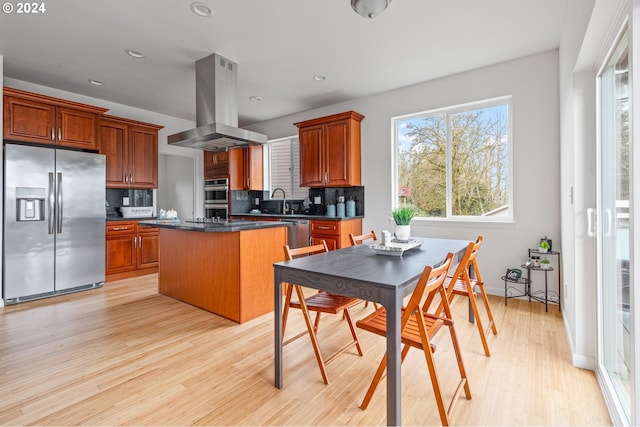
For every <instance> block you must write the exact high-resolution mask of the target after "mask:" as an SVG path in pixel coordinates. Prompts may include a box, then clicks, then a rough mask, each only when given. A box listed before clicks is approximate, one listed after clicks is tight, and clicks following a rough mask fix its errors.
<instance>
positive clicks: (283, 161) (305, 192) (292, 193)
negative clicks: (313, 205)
mask: <svg viewBox="0 0 640 427" xmlns="http://www.w3.org/2000/svg"><path fill="white" fill-rule="evenodd" d="M269 172H270V179H269V182H270V185H269V187H270V188H269V194H273V190H274V189H275V188H282V189H283V190H284V191H285V193H286V195H287V198H288V199H304V198H306V197H308V196H309V189H308V188H307V187H300V152H299V142H298V137H297V136H295V137H291V138H284V139H278V140H273V141H269ZM280 197H282V194H281V193H280V192H278V193H277V194H276V198H280Z"/></svg>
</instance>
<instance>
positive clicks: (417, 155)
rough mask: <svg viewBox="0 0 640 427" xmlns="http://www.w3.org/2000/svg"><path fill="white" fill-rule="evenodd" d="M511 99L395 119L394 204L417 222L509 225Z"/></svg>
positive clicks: (510, 195)
mask: <svg viewBox="0 0 640 427" xmlns="http://www.w3.org/2000/svg"><path fill="white" fill-rule="evenodd" d="M510 103H511V98H510V97H505V98H499V99H493V100H490V101H483V102H477V103H473V104H467V105H464V106H457V107H450V108H446V109H440V110H437V111H428V112H423V113H417V114H412V115H408V116H402V117H396V118H394V119H393V126H394V129H395V141H394V148H395V150H396V161H397V163H396V173H395V179H396V195H395V196H396V205H403V204H411V205H413V206H415V207H416V208H417V209H418V212H419V213H418V217H422V218H435V219H469V220H474V221H477V220H481V221H509V220H512V219H513V209H512V203H511V197H512V191H511V185H512V184H511V181H512V179H511V164H510V163H511V154H510V152H511V126H510V122H511V118H510V111H511V108H510Z"/></svg>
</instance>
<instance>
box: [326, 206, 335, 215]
mask: <svg viewBox="0 0 640 427" xmlns="http://www.w3.org/2000/svg"><path fill="white" fill-rule="evenodd" d="M327 216H336V205H334V204H333V203H331V204H328V205H327Z"/></svg>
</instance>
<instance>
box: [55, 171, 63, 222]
mask: <svg viewBox="0 0 640 427" xmlns="http://www.w3.org/2000/svg"><path fill="white" fill-rule="evenodd" d="M56 190H57V192H58V197H57V198H58V200H57V203H58V218H57V220H58V234H59V233H62V172H58V185H57V186H56Z"/></svg>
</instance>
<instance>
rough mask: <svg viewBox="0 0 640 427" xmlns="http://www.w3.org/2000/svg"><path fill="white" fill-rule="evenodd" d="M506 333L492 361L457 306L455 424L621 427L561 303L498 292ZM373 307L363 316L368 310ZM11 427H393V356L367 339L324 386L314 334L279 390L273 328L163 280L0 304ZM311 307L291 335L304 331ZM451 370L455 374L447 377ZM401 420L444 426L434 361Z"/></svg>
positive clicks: (419, 369)
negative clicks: (219, 310)
mask: <svg viewBox="0 0 640 427" xmlns="http://www.w3.org/2000/svg"><path fill="white" fill-rule="evenodd" d="M490 298H491V305H492V309H493V312H494V317H495V319H496V323H497V326H498V331H499V334H498V335H497V336H491V337H490V338H489V346H490V348H491V353H492V356H491V357H490V358H487V357H485V356H484V355H483V353H482V345H481V343H480V339H479V337H478V335H477V331H476V329H475V326H474V325H472V324H470V323H468V322H467V321H466V316H467V303H466V300H464V299H463V298H457V299H455V300H454V304H453V310H454V315H455V318H456V319H457V322H456V327H457V332H458V336H459V340H460V345H461V347H462V350H463V358H464V362H465V366H466V368H467V372H468V375H469V384H470V387H471V392H472V395H473V399H472V400H469V401H467V400H466V399H464V398H461V399H460V401H458V403H457V405H456V408H455V410H454V413H453V417H452V423H453V424H456V425H510V426H515V425H611V419H610V418H609V415H608V412H607V409H606V406H605V404H604V400H603V397H602V395H601V393H600V390H599V388H598V384H597V381H596V378H595V375H594V373H593V372H591V371H586V370H581V369H577V368H574V367H572V366H571V364H570V354H569V348H568V345H567V339H566V336H565V333H564V327H563V323H562V318H561V315H560V313H558V311H557V309H556V308H557V307H556V306H552V307H551V308H550V311H549V313H545V312H544V305H542V304H539V303H528V302H525V301H519V300H510V301H509V305H508V306H507V307H505V305H504V300H503V299H502V298H498V297H490ZM371 310H372V307H371V306H370V307H369V308H364V305H363V304H361V305H359V306H358V307H356V308H355V309H354V310H353V311H354V312H353V316H354V318H360V317H362V316H364V315H365V314H367V313H369V312H370V311H371ZM0 312H1V313H2V315H1V316H0V387H1V389H2V393H0V424H2V425H385V424H386V405H385V399H386V388H385V385H384V381H383V382H382V383H381V385H380V386H379V387H378V390H377V392H376V394H375V396H374V398H373V400H372V402H371V405H370V406H369V408H368V409H367V410H366V411H363V410H361V409H360V408H359V405H360V402H361V400H362V398H363V396H364V392H365V391H366V388H367V387H368V385H369V382H370V381H371V377H372V375H373V372H374V370H375V368H376V366H377V364H378V362H379V361H380V358H381V357H382V355H383V352H384V349H385V343H384V339H383V338H381V337H378V336H375V335H373V334H370V333H367V332H365V331H361V330H358V333H359V336H360V339H361V342H362V345H363V350H364V352H365V355H364V356H363V357H358V356H357V353H356V352H355V349H354V350H352V351H351V350H350V351H348V352H346V353H345V354H343V355H341V356H339V357H338V358H337V359H335V360H334V361H333V362H331V363H330V364H329V365H328V373H329V379H330V384H329V385H325V384H323V382H322V378H321V376H320V372H319V370H318V367H317V365H316V362H315V358H314V356H313V351H312V348H311V345H310V343H309V341H308V340H307V339H304V338H303V339H300V340H298V341H296V342H294V343H292V344H290V345H289V346H287V347H285V356H284V358H285V375H284V384H285V387H284V388H283V389H282V390H278V389H276V388H275V387H274V386H273V374H274V373H273V370H274V369H273V319H272V314H267V315H264V316H261V317H259V318H257V319H254V320H252V321H250V322H248V323H245V324H242V325H237V324H235V323H233V322H231V321H229V320H226V319H223V318H221V317H218V316H216V315H213V314H211V313H209V312H206V311H203V310H200V309H198V308H196V307H193V306H190V305H188V304H184V303H181V302H179V301H176V300H173V299H171V298H169V297H166V296H163V295H159V294H158V293H157V275H148V276H142V277H137V278H132V279H126V280H120V281H115V282H110V283H107V284H106V285H105V286H104V287H103V288H100V289H96V290H91V291H85V292H80V293H75V294H70V295H65V296H61V297H56V298H51V299H45V300H40V301H33V302H27V303H22V304H18V305H14V306H9V307H4V308H0ZM303 327H304V323H303V321H302V319H301V316H299V312H297V311H296V310H294V311H293V312H292V314H291V316H290V324H289V325H288V327H287V330H288V331H289V332H291V333H293V332H294V331H298V330H301V328H303ZM348 334H349V332H348V328H347V327H346V326H345V324H344V321H343V320H342V319H341V316H327V317H326V318H324V319H323V323H322V325H321V327H320V333H319V337H318V338H319V340H320V345H321V348H323V351H324V352H325V354H329V353H331V352H332V351H333V350H335V349H336V348H337V347H339V346H341V344H342V343H344V342H345V341H346V340H348ZM436 344H437V351H436V353H435V355H436V363H437V364H438V370H439V375H440V379H441V381H442V387H443V390H444V394H445V396H451V395H452V394H453V391H454V387H455V385H456V376H457V373H456V367H455V366H456V365H455V360H454V359H453V350H452V348H451V345H450V340H449V338H448V336H447V334H446V333H445V334H441V336H439V337H438V338H437V340H436ZM447 372H451V373H452V374H451V375H447ZM402 375H403V377H402V381H403V383H402V385H403V395H402V396H403V423H404V424H406V425H439V424H440V419H439V417H438V413H437V409H436V406H435V402H434V400H433V392H432V390H431V384H430V382H429V376H428V372H427V368H426V364H425V361H424V357H423V356H422V355H421V353H420V352H419V351H416V350H415V349H412V350H411V351H410V352H409V355H408V356H407V360H406V361H405V363H404V364H403V368H402Z"/></svg>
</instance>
